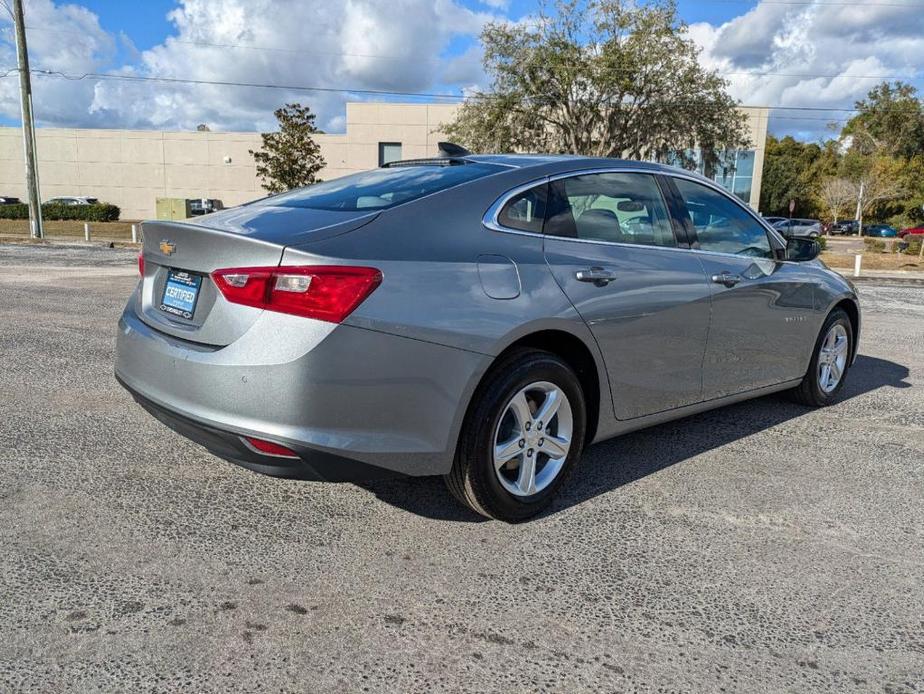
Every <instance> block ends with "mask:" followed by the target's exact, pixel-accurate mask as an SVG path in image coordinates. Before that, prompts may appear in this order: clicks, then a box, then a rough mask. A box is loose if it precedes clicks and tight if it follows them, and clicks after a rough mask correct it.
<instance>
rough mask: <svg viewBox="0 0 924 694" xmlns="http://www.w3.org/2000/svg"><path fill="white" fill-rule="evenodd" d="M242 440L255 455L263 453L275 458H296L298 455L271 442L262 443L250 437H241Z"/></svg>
mask: <svg viewBox="0 0 924 694" xmlns="http://www.w3.org/2000/svg"><path fill="white" fill-rule="evenodd" d="M241 438H242V439H244V441H245V442H246V443H247V444H248V445H249V446H250V447H251V448H253V449H254V450H255V451H257V453H263V454H264V455H273V456H276V457H277V458H298V453H296V452H295V451H293V450H292V449H291V448H286V447H285V446H281V445H279V444H278V443H273V442H272V441H264V440H263V439H255V438H253V437H252V436H242V437H241Z"/></svg>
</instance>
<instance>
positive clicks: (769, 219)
mask: <svg viewBox="0 0 924 694" xmlns="http://www.w3.org/2000/svg"><path fill="white" fill-rule="evenodd" d="M788 219H789V217H764V220H765V221H766V222H767V224H769V225H770V226H773V225H774V224H776V223H777V222H785V221H786V220H788Z"/></svg>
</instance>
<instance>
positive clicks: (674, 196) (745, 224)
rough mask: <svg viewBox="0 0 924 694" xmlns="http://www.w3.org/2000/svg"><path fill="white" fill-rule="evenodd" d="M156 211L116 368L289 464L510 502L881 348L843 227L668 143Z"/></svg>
mask: <svg viewBox="0 0 924 694" xmlns="http://www.w3.org/2000/svg"><path fill="white" fill-rule="evenodd" d="M456 151H458V150H456ZM143 230H144V246H143V253H142V255H141V257H140V258H139V270H140V274H141V276H140V278H139V282H138V285H137V286H136V288H135V290H134V292H133V294H132V296H131V298H129V300H128V303H127V305H126V307H125V311H124V313H123V314H122V317H121V319H120V320H119V327H118V345H117V348H116V353H117V357H116V365H115V373H116V377H117V378H118V379H119V380H120V382H121V383H122V384H123V385H124V386H125V387H126V388H127V389H128V390H129V391H130V392H131V393H132V394H133V395H134V396H135V398H136V400H137V401H138V402H139V404H140V405H141V406H143V407H145V408H146V409H148V410H149V411H150V412H151V413H153V414H154V415H155V416H156V417H157V418H158V419H159V420H160V421H161V422H162V423H164V424H166V425H167V426H169V427H172V428H173V429H175V430H176V431H178V432H179V433H180V434H182V435H184V436H186V437H187V438H190V439H192V440H193V441H196V442H198V443H200V444H201V445H203V446H205V447H206V448H207V449H209V450H210V451H212V452H213V453H215V454H216V455H218V456H220V457H222V458H225V459H227V460H230V461H232V462H235V463H238V464H240V465H243V466H245V467H248V468H251V469H253V470H256V471H259V472H264V473H269V474H274V475H281V476H299V477H307V478H310V479H317V480H327V481H337V480H339V481H348V480H359V479H369V478H374V477H380V476H387V475H393V474H395V473H400V474H404V475H412V476H421V475H444V476H445V477H446V482H447V485H448V487H449V489H450V491H451V492H452V493H453V494H454V495H455V496H456V497H457V498H458V499H459V500H460V501H462V502H463V503H465V504H467V505H469V506H470V507H471V508H472V509H474V510H475V511H477V512H478V513H481V514H483V515H486V516H491V517H493V518H499V519H503V520H507V521H518V520H523V519H525V518H528V517H530V516H533V515H535V514H536V513H538V512H539V511H541V510H542V509H543V508H545V507H546V506H547V505H548V504H549V503H551V502H552V499H553V498H554V497H555V494H556V492H557V491H558V489H559V487H560V486H561V484H562V482H563V481H564V480H565V478H566V477H567V475H568V472H569V470H570V469H571V468H580V465H579V460H580V458H581V454H582V451H583V449H584V447H585V445H588V444H590V443H592V442H593V441H601V440H604V439H608V438H610V437H612V436H616V435H619V434H622V433H625V432H628V431H632V430H635V429H639V428H642V427H645V426H651V425H657V424H661V423H663V422H664V421H666V420H670V419H677V418H680V417H685V416H687V415H690V414H693V413H696V412H700V411H703V410H707V409H712V408H714V407H717V406H719V405H725V404H729V403H733V402H738V401H740V400H744V399H748V398H753V397H757V396H759V395H763V394H767V393H770V392H776V391H783V390H790V391H792V393H793V396H794V397H795V398H796V399H797V400H798V401H799V402H802V403H804V404H806V405H811V406H822V405H827V404H829V403H831V402H833V401H835V400H836V398H837V396H838V391H839V390H840V389H841V388H842V386H843V384H844V380H845V378H847V377H848V374H849V367H850V365H851V364H852V363H853V361H854V357H855V355H856V352H857V349H856V346H857V337H858V335H859V330H860V311H859V305H858V302H857V297H856V294H855V292H854V290H853V288H852V287H851V285H850V284H849V283H848V282H847V280H845V279H844V278H843V277H841V276H840V275H838V274H837V273H835V272H833V271H831V270H829V269H828V268H826V267H825V266H824V265H823V264H822V263H820V262H817V261H816V260H815V258H816V256H817V255H818V251H819V246H818V243H817V242H809V241H808V240H807V239H805V238H793V239H790V240H788V241H787V240H785V239H783V238H782V237H781V236H780V235H779V233H777V232H776V231H775V230H773V229H772V228H771V227H769V226H768V225H767V224H766V223H765V222H764V221H763V220H762V219H761V218H760V217H759V216H758V215H757V214H755V213H754V212H753V211H752V210H751V209H750V208H749V207H748V206H747V205H745V204H744V203H742V202H741V201H740V200H739V199H738V198H737V197H735V196H734V195H732V194H730V193H729V192H727V191H726V190H725V189H723V188H721V187H720V186H718V185H717V184H716V183H715V182H713V181H711V180H709V179H706V178H704V177H702V176H698V175H696V174H693V173H690V172H687V171H682V170H680V169H677V168H674V167H669V166H662V165H658V164H653V163H647V162H634V161H619V160H612V159H595V158H594V159H591V158H584V157H575V156H571V157H568V156H538V155H537V156H533V155H519V156H517V155H503V156H490V155H480V156H475V155H464V156H457V155H452V156H447V157H443V158H439V159H431V160H414V161H413V162H398V163H395V162H392V163H390V165H389V166H388V167H386V168H380V169H376V170H373V171H366V172H363V173H358V174H354V175H352V176H345V177H343V178H338V179H336V180H332V181H327V182H324V183H318V184H316V185H312V186H308V187H306V188H300V189H296V190H292V191H289V192H286V193H282V194H280V195H276V196H273V197H269V198H265V199H263V200H259V201H256V202H253V203H250V204H248V205H245V206H243V207H238V208H235V209H233V210H225V211H222V212H216V213H214V214H211V215H207V216H203V217H197V218H195V219H193V220H186V221H183V222H177V221H155V222H145V223H144V226H143ZM781 261H786V262H781ZM760 406H761V407H768V408H773V407H776V403H775V402H774V401H772V400H769V401H763V403H762V404H761V405H760ZM739 415H740V412H735V413H728V416H729V418H731V419H734V418H735V417H736V416H739ZM140 441H141V439H140V435H139V442H140ZM164 450H165V451H169V444H165V447H164ZM176 455H178V456H181V455H187V453H186V449H182V450H180V451H177V453H176ZM614 464H616V465H618V464H619V462H618V461H617V462H616V463H614ZM597 467H598V466H596V465H595V466H594V467H593V468H591V469H587V468H585V469H583V470H581V469H578V470H576V471H575V475H576V476H582V475H587V474H596V475H599V474H601V473H600V471H599V469H597Z"/></svg>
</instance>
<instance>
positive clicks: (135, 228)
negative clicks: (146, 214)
mask: <svg viewBox="0 0 924 694" xmlns="http://www.w3.org/2000/svg"><path fill="white" fill-rule="evenodd" d="M132 243H138V225H137V224H132Z"/></svg>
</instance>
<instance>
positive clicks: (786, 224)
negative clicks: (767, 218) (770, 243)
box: [773, 219, 821, 239]
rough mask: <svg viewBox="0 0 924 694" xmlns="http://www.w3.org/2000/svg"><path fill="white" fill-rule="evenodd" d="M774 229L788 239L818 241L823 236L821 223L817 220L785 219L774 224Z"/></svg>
mask: <svg viewBox="0 0 924 694" xmlns="http://www.w3.org/2000/svg"><path fill="white" fill-rule="evenodd" d="M773 228H774V229H776V230H777V231H779V232H780V233H781V234H782V235H783V236H785V237H786V238H788V239H791V238H793V237H799V238H807V239H816V238H818V237H819V236H820V235H821V222H820V221H818V220H817V219H784V220H783V221H782V222H777V223H776V224H774V225H773Z"/></svg>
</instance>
